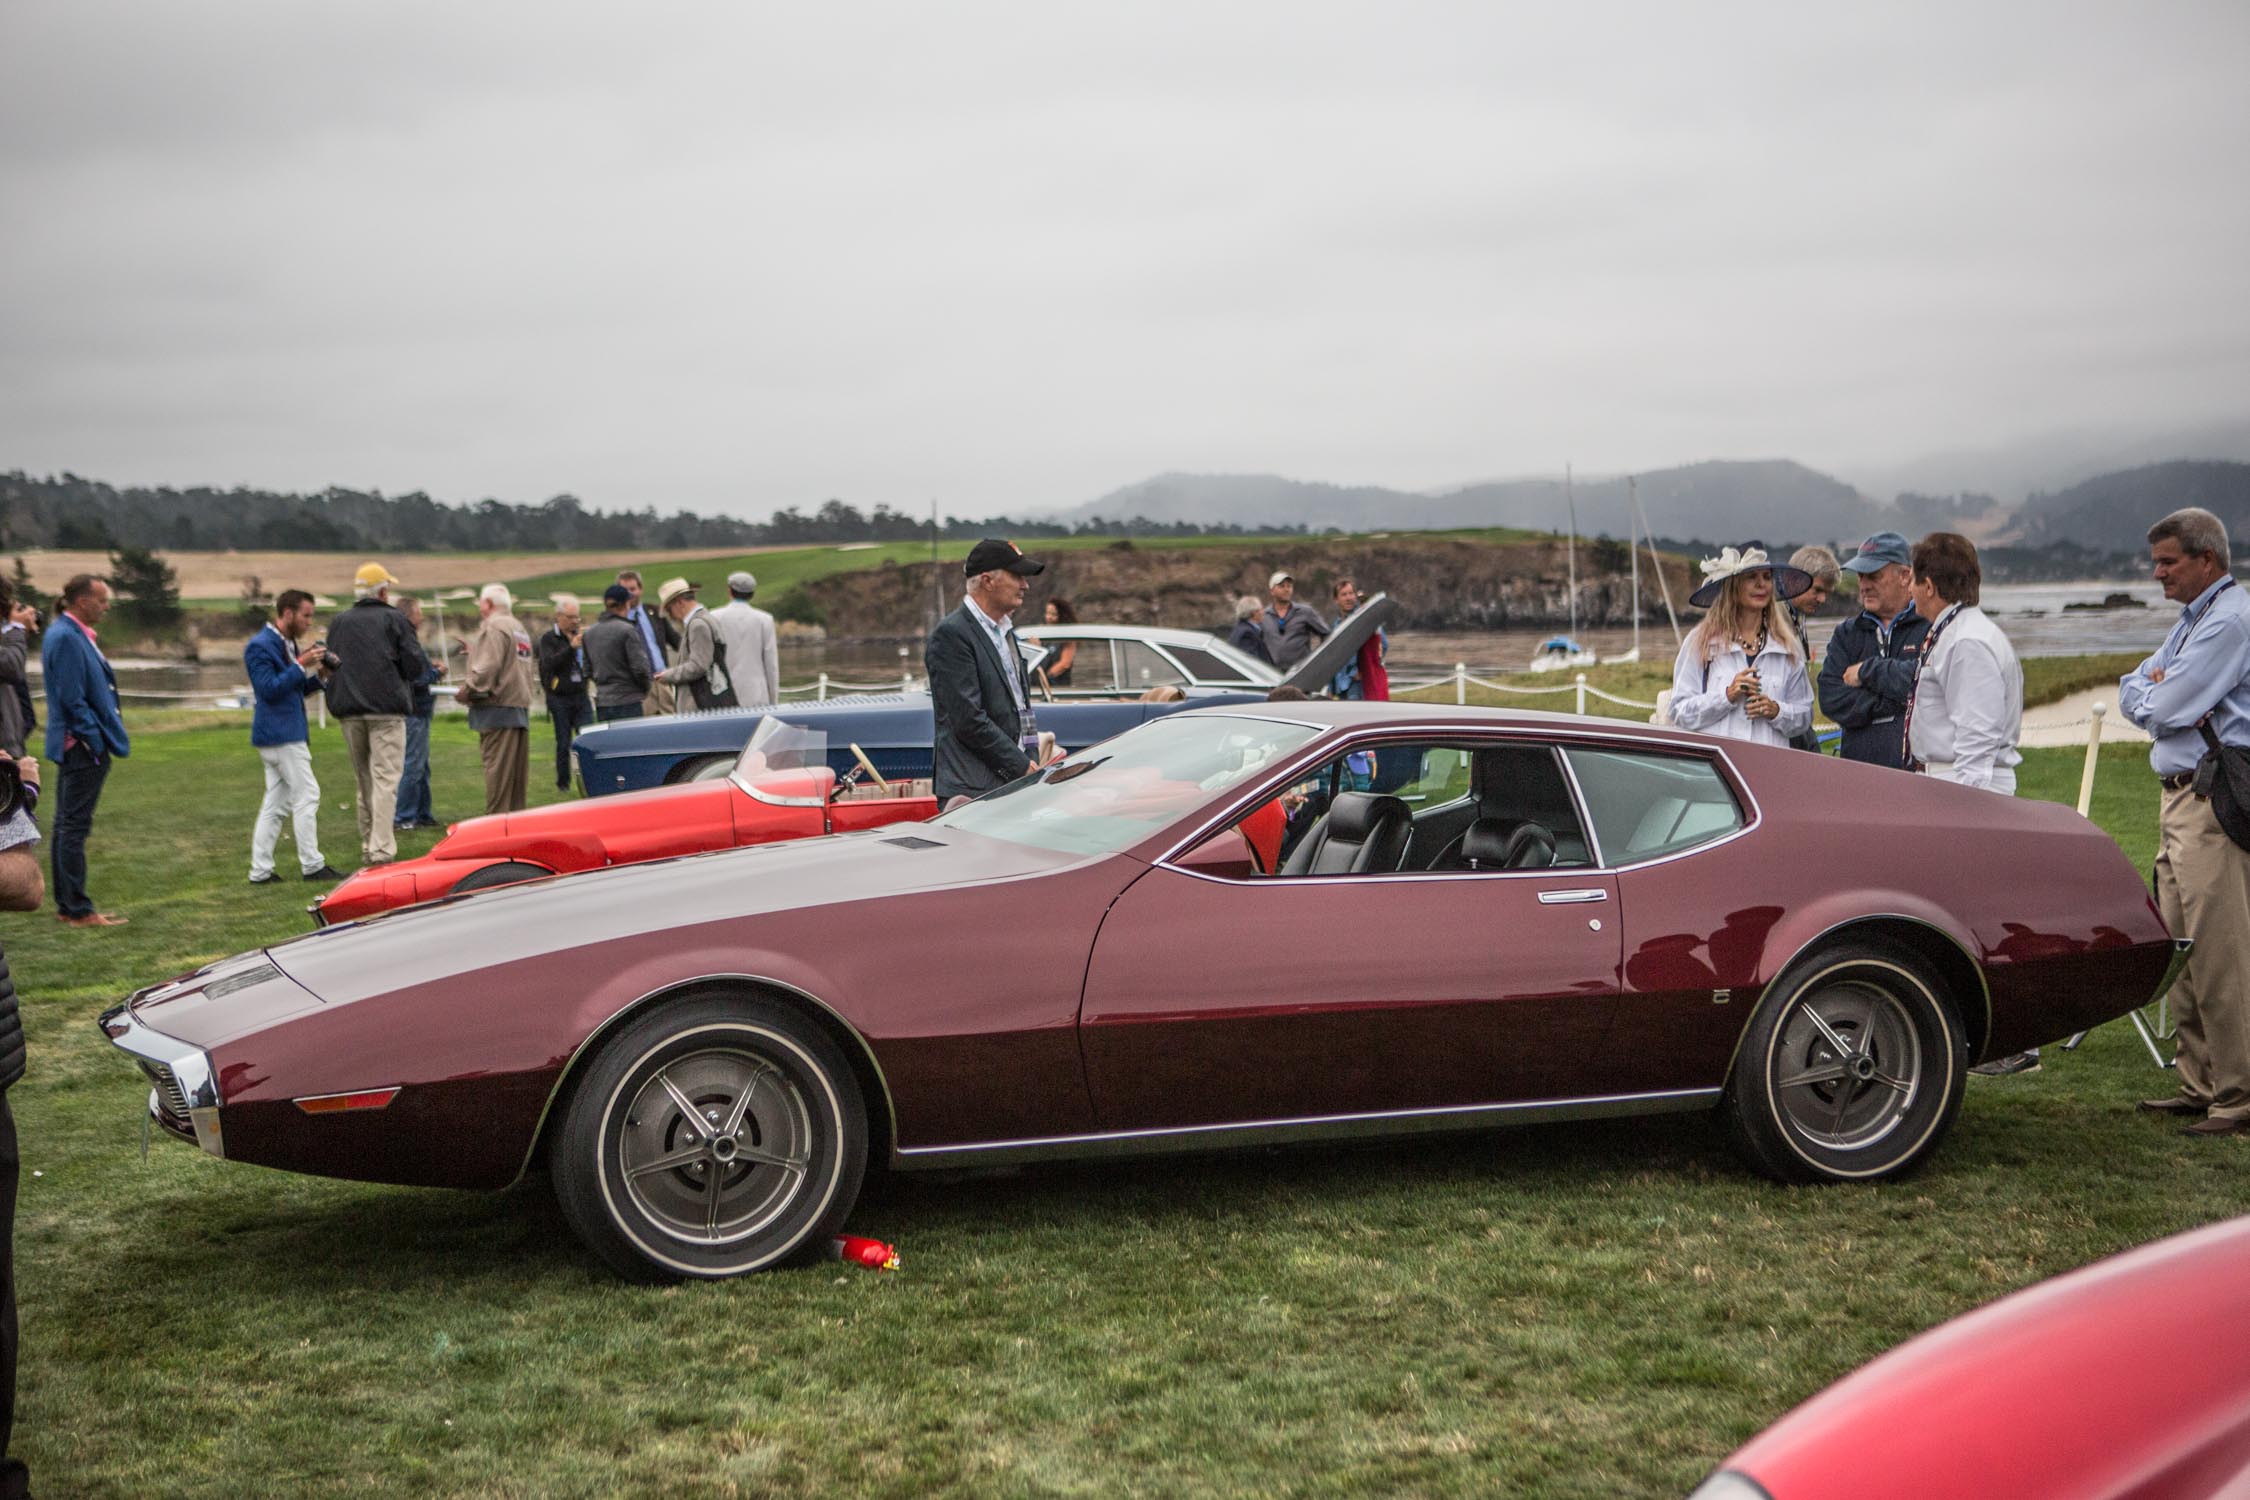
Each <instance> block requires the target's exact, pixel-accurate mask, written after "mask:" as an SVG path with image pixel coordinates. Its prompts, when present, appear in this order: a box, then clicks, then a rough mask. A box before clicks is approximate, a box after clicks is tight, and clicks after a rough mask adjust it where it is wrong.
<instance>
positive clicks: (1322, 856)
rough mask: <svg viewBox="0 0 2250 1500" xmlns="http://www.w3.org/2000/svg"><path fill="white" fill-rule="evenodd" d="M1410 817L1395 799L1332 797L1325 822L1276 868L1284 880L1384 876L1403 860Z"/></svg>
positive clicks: (1359, 795)
mask: <svg viewBox="0 0 2250 1500" xmlns="http://www.w3.org/2000/svg"><path fill="white" fill-rule="evenodd" d="M1413 831H1414V815H1413V813H1412V812H1411V811H1409V810H1408V808H1407V806H1406V804H1405V803H1404V802H1401V801H1400V800H1399V799H1398V798H1396V797H1384V796H1378V795H1377V794H1375V793H1373V792H1338V793H1337V794H1336V800H1335V801H1334V802H1332V803H1330V804H1329V807H1328V816H1327V817H1325V818H1322V819H1321V820H1320V825H1319V826H1318V827H1317V828H1315V829H1313V831H1312V832H1311V833H1308V834H1306V835H1305V841H1304V842H1303V843H1301V844H1299V845H1298V846H1297V848H1296V850H1295V852H1293V853H1292V854H1291V855H1290V856H1289V859H1288V862H1287V863H1285V864H1284V865H1283V866H1282V867H1281V873H1282V874H1284V875H1366V874H1377V873H1388V872H1390V871H1393V870H1396V869H1397V868H1398V863H1399V860H1400V859H1402V858H1404V857H1405V854H1406V843H1407V840H1408V838H1409V837H1410V836H1411V835H1412V834H1413Z"/></svg>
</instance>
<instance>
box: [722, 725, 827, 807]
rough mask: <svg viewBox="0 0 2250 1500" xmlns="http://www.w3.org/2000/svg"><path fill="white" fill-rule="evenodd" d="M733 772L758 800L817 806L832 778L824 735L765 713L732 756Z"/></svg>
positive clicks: (737, 779) (825, 794)
mask: <svg viewBox="0 0 2250 1500" xmlns="http://www.w3.org/2000/svg"><path fill="white" fill-rule="evenodd" d="M733 776H734V781H735V783H736V785H738V786H740V787H741V788H742V789H743V790H744V791H746V792H748V793H749V794H750V795H751V796H753V797H756V798H757V799H758V800H759V801H761V802H780V803H786V804H789V805H792V806H801V805H804V804H806V803H810V804H812V805H813V806H815V807H817V806H819V805H820V804H822V803H824V802H826V801H827V800H828V790H829V788H830V787H832V786H834V785H835V780H836V777H835V773H834V772H833V771H831V770H829V768H828V735H827V734H826V732H825V731H822V730H818V729H807V728H805V727H804V726H803V725H801V724H784V723H783V722H782V721H781V720H779V719H777V718H775V717H773V716H772V715H771V714H768V715H767V716H766V717H765V718H763V719H761V720H759V721H758V727H757V729H756V730H754V731H752V733H751V735H750V743H749V744H747V745H744V746H743V747H742V753H741V754H740V755H738V756H736V757H735V761H734V772H733Z"/></svg>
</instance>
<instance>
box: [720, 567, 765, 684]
mask: <svg viewBox="0 0 2250 1500" xmlns="http://www.w3.org/2000/svg"><path fill="white" fill-rule="evenodd" d="M757 592H758V580H757V577H756V575H754V574H751V573H745V572H735V573H729V574H728V575H727V597H728V603H727V604H726V606H725V607H724V608H721V609H714V610H712V611H711V626H712V628H713V629H715V630H716V631H718V633H719V643H720V644H721V645H723V646H724V647H726V657H727V675H728V676H729V677H731V678H733V679H734V701H735V702H737V703H743V704H750V703H778V702H779V701H781V700H780V697H779V693H780V691H781V649H780V645H779V642H778V641H777V640H776V638H775V635H774V628H773V616H772V615H769V614H767V613H766V612H765V611H764V610H762V609H753V608H752V607H751V605H750V597H751V595H753V594H755V593H757Z"/></svg>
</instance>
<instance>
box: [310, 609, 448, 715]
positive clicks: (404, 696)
mask: <svg viewBox="0 0 2250 1500" xmlns="http://www.w3.org/2000/svg"><path fill="white" fill-rule="evenodd" d="M328 653H329V655H331V656H333V657H335V658H336V672H335V675H334V676H332V677H330V678H329V679H328V711H329V712H330V713H332V714H334V715H335V716H336V717H337V718H339V719H364V718H368V717H371V716H373V715H377V714H397V715H399V716H400V717H401V718H404V717H405V716H406V714H407V713H408V711H409V710H411V709H412V708H413V706H414V690H413V684H415V683H417V682H420V681H421V680H422V677H423V674H425V673H427V672H428V671H429V670H430V659H429V657H428V656H426V655H424V654H423V651H422V643H421V642H420V641H419V640H416V639H415V637H414V627H413V626H412V625H409V624H407V623H406V616H405V615H403V614H401V613H399V611H397V610H395V609H393V608H391V606H389V605H388V604H385V603H384V602H383V601H382V600H380V599H377V598H375V597H373V596H372V595H370V596H369V597H367V598H365V599H362V600H360V601H358V602H357V603H356V604H354V605H353V606H352V607H351V608H350V609H347V610H345V611H344V612H343V613H341V614H339V615H337V616H336V618H335V619H333V620H331V621H329V622H328Z"/></svg>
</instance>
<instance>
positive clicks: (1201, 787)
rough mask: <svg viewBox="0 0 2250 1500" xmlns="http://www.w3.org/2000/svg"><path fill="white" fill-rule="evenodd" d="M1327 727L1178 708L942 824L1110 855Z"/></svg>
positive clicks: (1042, 845)
mask: <svg viewBox="0 0 2250 1500" xmlns="http://www.w3.org/2000/svg"><path fill="white" fill-rule="evenodd" d="M1319 732H1320V731H1319V730H1317V729H1315V728H1312V727H1311V726H1309V725H1305V724H1282V723H1276V722H1275V721H1273V720H1271V719H1247V718H1241V717H1238V716H1236V715H1233V714H1212V715H1210V716H1208V717H1205V716H1204V715H1201V714H1176V715H1174V716H1172V717H1170V718H1164V719H1158V720H1156V721H1154V722H1152V723H1148V724H1143V725H1142V726H1141V727H1140V728H1138V729H1133V730H1128V731H1127V732H1126V733H1124V734H1121V735H1119V736H1118V737H1117V738H1116V739H1113V740H1104V741H1103V742H1102V743H1100V744H1098V745H1094V746H1090V747H1089V748H1087V749H1085V750H1081V751H1079V752H1078V753H1077V754H1076V755H1074V756H1072V757H1071V758H1070V759H1069V760H1067V761H1064V762H1063V763H1062V764H1060V765H1056V766H1051V767H1049V768H1048V769H1047V770H1046V771H1044V772H1042V773H1041V774H1039V775H1037V776H1026V777H1024V778H1023V779H1022V780H1020V781H1012V782H1010V783H1008V784H1007V785H1006V786H1004V787H1001V788H999V789H998V790H996V791H991V792H987V793H986V794H985V795H984V796H982V797H979V798H978V799H977V800H976V801H974V802H969V803H964V804H963V805H961V806H960V807H957V808H955V809H954V810H953V811H952V812H949V813H946V814H944V815H943V816H942V817H940V818H938V819H937V820H936V821H937V822H938V823H939V824H941V825H942V826H944V827H947V828H960V829H966V830H967V831H969V832H971V833H981V834H983V835H985V836H986V837H988V838H996V839H1007V840H1009V841H1010V842H1012V843H1018V844H1031V845H1034V846H1036V847H1038V848H1041V849H1059V850H1061V851H1063V852H1065V853H1068V854H1110V853H1114V852H1116V851H1117V850H1119V849H1123V848H1124V847H1126V846H1127V845H1128V844H1134V843H1138V842H1139V841H1140V840H1141V839H1143V838H1146V837H1147V836H1148V835H1149V834H1151V833H1154V832H1155V831H1156V830H1158V829H1160V828H1162V827H1164V826H1165V825H1166V824H1168V823H1171V822H1173V821H1174V820H1175V819H1177V818H1179V817H1181V816H1183V815H1184V814H1186V813H1188V812H1190V811H1192V810H1193V809H1194V808H1196V807H1198V806H1200V805H1202V804H1203V803H1204V802H1206V801H1208V800H1210V798H1211V796H1212V794H1214V793H1216V792H1223V791H1225V790H1226V789H1227V788H1229V787H1231V786H1234V785H1235V784H1236V783H1238V782H1240V781H1242V780H1244V779H1246V778H1247V777H1250V776H1252V775H1254V774H1256V773H1257V772H1258V771H1259V770H1261V769H1262V768H1264V767H1265V766H1267V765H1270V764H1271V763H1273V762H1274V761H1276V760H1278V759H1280V758H1281V757H1282V756H1284V755H1287V754H1288V753H1289V752H1290V751H1292V750H1294V749H1296V748H1297V747H1298V746H1299V745H1302V744H1304V743H1305V742H1306V741H1307V740H1310V739H1311V738H1313V736H1314V735H1316V734H1318V733H1319Z"/></svg>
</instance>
